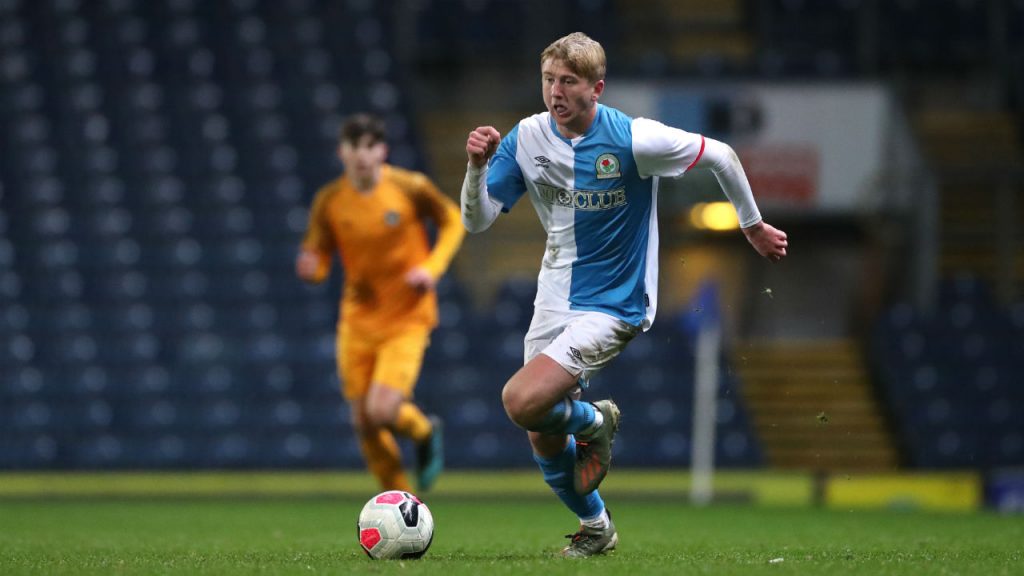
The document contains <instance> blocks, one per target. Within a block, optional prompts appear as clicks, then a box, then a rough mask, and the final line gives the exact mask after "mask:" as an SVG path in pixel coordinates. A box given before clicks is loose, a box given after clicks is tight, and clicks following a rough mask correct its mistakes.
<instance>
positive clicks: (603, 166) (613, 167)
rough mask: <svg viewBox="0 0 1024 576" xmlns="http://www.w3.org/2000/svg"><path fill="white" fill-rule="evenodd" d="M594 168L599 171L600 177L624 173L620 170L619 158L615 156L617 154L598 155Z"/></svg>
mask: <svg viewBox="0 0 1024 576" xmlns="http://www.w3.org/2000/svg"><path fill="white" fill-rule="evenodd" d="M594 170H595V171H596V172H597V177H598V179H601V178H618V177H620V176H622V173H621V172H619V159H618V158H616V157H615V154H609V153H605V154H601V155H600V156H598V157H597V162H596V163H595V164H594Z"/></svg>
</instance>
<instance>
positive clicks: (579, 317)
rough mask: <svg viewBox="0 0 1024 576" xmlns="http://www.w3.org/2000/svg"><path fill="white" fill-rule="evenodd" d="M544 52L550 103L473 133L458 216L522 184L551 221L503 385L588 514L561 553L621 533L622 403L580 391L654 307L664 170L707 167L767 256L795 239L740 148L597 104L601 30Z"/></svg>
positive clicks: (678, 172) (555, 480)
mask: <svg viewBox="0 0 1024 576" xmlns="http://www.w3.org/2000/svg"><path fill="white" fill-rule="evenodd" d="M540 65H541V68H540V73H541V77H540V80H541V94H542V96H543V99H544V105H545V108H547V110H546V111H545V112H543V113H541V114H536V115H534V116H531V117H529V118H524V119H523V120H522V121H520V122H519V124H518V125H517V126H516V127H515V128H513V129H512V130H511V131H510V132H509V133H508V134H507V135H506V136H505V137H504V138H502V137H501V135H500V134H499V133H498V131H497V130H495V129H494V128H493V127H491V126H481V127H479V128H476V129H475V130H473V131H472V132H471V133H470V134H469V138H468V139H467V140H466V154H467V156H468V160H469V163H468V164H469V165H468V168H467V172H466V180H465V182H464V184H463V187H462V218H463V222H464V224H465V225H466V228H468V229H469V230H470V231H474V232H479V231H482V230H485V229H486V228H487V227H489V226H490V225H491V223H492V222H494V219H495V218H497V217H498V214H499V213H501V212H502V211H507V210H508V209H509V208H511V207H512V205H513V204H515V202H516V201H517V200H519V198H520V197H522V196H523V195H524V194H526V195H528V196H529V198H530V201H531V203H532V204H533V206H534V208H535V209H536V211H537V216H538V217H539V218H540V221H541V224H542V225H543V226H544V230H545V231H546V232H547V235H548V238H547V246H546V248H547V249H546V250H545V253H544V258H543V260H542V262H541V270H540V276H539V277H538V279H537V299H536V300H535V302H534V313H533V321H532V322H531V323H530V329H529V331H527V333H526V340H525V349H526V353H525V359H524V360H525V365H524V366H523V367H522V368H521V369H520V370H519V371H518V372H516V373H515V374H514V375H513V376H512V377H511V378H510V379H509V380H508V382H507V383H506V384H505V388H504V390H502V395H501V399H502V402H503V403H504V405H505V411H506V412H507V413H508V415H509V418H511V419H512V421H513V422H515V423H516V424H518V425H519V426H520V427H522V428H525V429H526V430H527V431H528V434H529V438H530V443H531V444H532V446H533V452H534V459H535V460H536V461H537V464H538V465H539V466H540V469H541V471H542V472H543V474H544V480H545V481H546V482H547V483H548V485H549V486H551V488H552V490H553V491H554V492H555V494H557V495H558V497H559V498H560V499H561V500H562V502H563V503H564V504H565V505H566V507H568V508H569V509H570V510H572V511H573V512H574V513H575V514H576V516H577V517H578V518H579V520H580V529H579V531H578V532H576V533H575V534H572V535H571V538H572V540H571V541H570V543H569V545H568V546H566V547H565V548H564V549H563V551H562V553H563V554H564V555H565V556H569V557H586V556H593V555H595V554H601V553H603V552H606V551H608V550H611V549H613V548H615V546H616V544H617V543H618V540H619V536H618V533H617V532H616V530H615V524H613V523H612V521H611V518H610V516H609V515H608V512H607V510H606V509H605V505H604V501H603V500H602V499H601V496H600V495H599V494H598V491H597V488H598V485H600V483H601V481H602V480H603V479H604V477H605V475H606V474H607V473H608V468H609V466H610V463H611V445H612V440H613V439H614V436H615V432H616V430H617V428H618V425H619V409H618V407H617V406H616V405H615V403H614V402H612V401H611V400H599V401H597V402H595V403H593V404H590V403H587V402H581V401H580V400H579V394H580V392H581V388H585V387H586V385H587V381H588V379H589V378H590V377H591V376H593V375H594V374H595V373H597V372H598V371H599V370H601V368H603V367H604V366H605V365H607V364H608V362H610V361H611V360H612V359H613V358H615V356H616V355H618V353H619V352H620V351H621V350H622V349H623V348H624V347H625V346H626V345H627V344H628V343H629V341H630V340H632V339H633V337H635V336H636V335H638V334H639V333H640V332H641V331H645V330H647V329H648V328H649V327H650V326H651V322H653V321H654V313H655V309H656V308H657V304H658V257H657V253H658V228H657V224H658V218H657V201H656V199H657V193H658V179H659V178H660V177H669V178H674V177H679V176H682V175H683V174H685V173H686V172H687V171H688V170H690V169H691V168H694V167H706V168H710V169H711V170H713V171H714V173H715V175H716V176H717V178H718V181H719V183H720V184H721V185H722V188H723V190H724V191H725V194H726V196H727V197H728V198H729V200H730V201H731V202H732V204H733V206H735V207H736V211H737V213H738V214H739V218H740V223H741V225H742V226H743V233H744V234H745V235H746V237H747V240H749V241H750V244H751V245H752V246H753V247H754V249H755V250H756V251H757V252H758V253H759V254H760V255H761V256H764V257H765V258H767V259H769V260H770V261H772V262H778V261H779V260H781V259H782V258H783V257H785V255H786V246H787V244H788V243H787V240H786V234H785V233H783V232H782V231H780V230H777V229H775V228H773V227H772V226H770V225H768V224H767V223H765V222H763V221H762V220H761V214H760V213H759V212H758V209H757V205H756V204H755V203H754V197H753V195H752V194H751V190H750V185H749V183H748V182H747V178H746V176H745V175H744V173H743V167H742V166H741V165H740V162H739V159H738V158H737V157H736V154H735V153H734V152H733V150H732V148H730V147H729V146H727V145H726V144H723V143H722V142H717V141H715V140H712V139H711V138H704V137H703V136H701V135H699V134H691V133H689V132H684V131H683V130H679V129H677V128H671V127H669V126H666V125H664V124H662V123H660V122H656V121H654V120H647V119H643V118H637V119H633V118H630V117H629V116H627V115H625V114H623V113H622V112H620V111H618V110H615V109H614V108H609V107H607V106H603V105H601V104H598V102H597V101H598V98H600V96H601V94H602V93H603V92H604V87H605V80H604V76H605V54H604V48H602V47H601V45H600V44H599V43H597V42H595V41H594V40H592V39H591V38H589V37H587V36H586V35H585V34H582V33H579V32H577V33H574V34H570V35H568V36H565V37H564V38H560V39H558V40H556V41H554V42H552V43H551V45H550V46H548V47H547V48H546V49H545V50H544V52H543V53H542V54H541V57H540ZM637 417H638V418H643V416H640V415H638V416H637Z"/></svg>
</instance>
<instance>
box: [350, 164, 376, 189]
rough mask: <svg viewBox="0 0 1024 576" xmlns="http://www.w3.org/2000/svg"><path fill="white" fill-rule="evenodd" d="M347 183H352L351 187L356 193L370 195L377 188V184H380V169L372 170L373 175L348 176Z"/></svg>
mask: <svg viewBox="0 0 1024 576" xmlns="http://www.w3.org/2000/svg"><path fill="white" fill-rule="evenodd" d="M349 182H351V183H352V187H353V188H355V189H356V192H358V193H360V194H370V193H372V192H373V191H374V189H376V188H377V184H378V183H379V182H380V169H379V168H378V169H377V170H374V172H373V174H370V175H367V176H363V177H357V176H355V175H350V176H349Z"/></svg>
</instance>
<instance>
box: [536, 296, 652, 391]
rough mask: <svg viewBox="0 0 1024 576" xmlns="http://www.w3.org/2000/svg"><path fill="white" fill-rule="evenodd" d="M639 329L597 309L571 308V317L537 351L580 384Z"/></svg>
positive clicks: (603, 365)
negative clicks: (592, 310)
mask: <svg viewBox="0 0 1024 576" xmlns="http://www.w3.org/2000/svg"><path fill="white" fill-rule="evenodd" d="M639 332H640V327H638V326H633V325H631V324H629V323H627V322H624V321H622V320H619V319H618V318H615V317H614V316H609V315H607V314H603V313H601V312H574V313H573V314H572V317H571V319H570V320H569V321H568V323H567V324H566V326H565V329H564V330H562V331H561V332H560V333H559V334H558V335H557V336H556V337H555V338H554V339H552V340H551V342H550V343H548V344H547V345H546V346H545V347H544V348H543V350H542V351H541V352H542V353H543V354H544V355H545V356H548V357H550V358H551V359H553V360H554V361H555V362H557V363H558V364H559V365H560V366H562V367H563V368H565V370H566V371H567V372H569V373H570V374H572V375H573V376H574V377H576V378H577V379H578V381H579V383H580V385H581V386H583V387H586V385H587V382H589V381H590V378H591V377H593V376H594V375H595V374H597V373H598V372H600V371H601V369H602V368H604V367H605V366H607V365H608V363H609V362H611V361H612V359H614V358H615V357H616V356H618V355H619V353H620V352H622V350H624V349H625V347H626V345H627V344H629V342H630V341H631V340H633V338H634V337H636V335H637V334H638V333H639Z"/></svg>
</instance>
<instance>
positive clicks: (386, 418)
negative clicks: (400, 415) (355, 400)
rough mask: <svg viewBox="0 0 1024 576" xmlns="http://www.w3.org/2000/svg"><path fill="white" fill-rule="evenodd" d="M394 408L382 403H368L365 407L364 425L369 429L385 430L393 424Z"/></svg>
mask: <svg viewBox="0 0 1024 576" xmlns="http://www.w3.org/2000/svg"><path fill="white" fill-rule="evenodd" d="M395 413H396V410H395V407H394V406H391V405H389V404H387V403H384V402H370V403H369V404H367V405H366V425H367V426H369V427H371V428H385V427H388V426H390V425H391V424H393V423H394V420H395Z"/></svg>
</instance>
